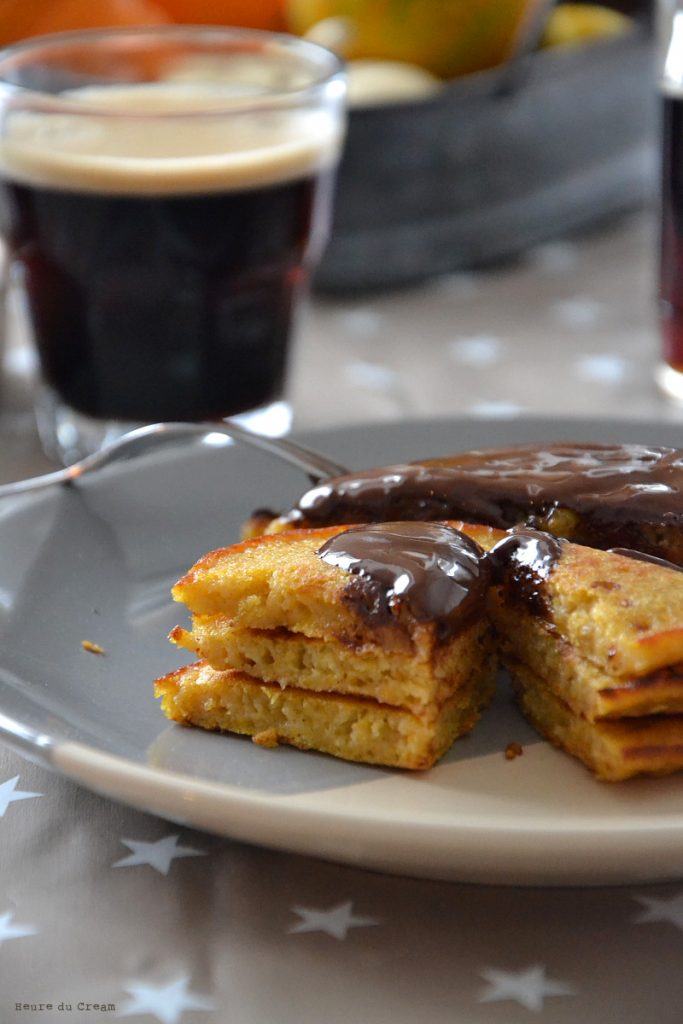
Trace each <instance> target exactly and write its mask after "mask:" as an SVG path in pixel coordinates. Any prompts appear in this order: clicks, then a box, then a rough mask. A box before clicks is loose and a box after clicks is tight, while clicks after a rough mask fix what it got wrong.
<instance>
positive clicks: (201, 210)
mask: <svg viewBox="0 0 683 1024" xmlns="http://www.w3.org/2000/svg"><path fill="white" fill-rule="evenodd" d="M331 185H332V172H331V170H329V169H326V170H321V171H317V170H315V169H310V170H309V171H308V173H306V174H305V176H301V177H296V178H294V179H293V180H285V181H279V182H278V181H276V182H274V183H272V184H270V185H268V186H263V187H258V188H253V189H242V188H239V189H235V190H233V191H231V190H228V191H221V192H209V193H204V192H197V193H196V194H192V193H190V194H187V195H164V196H144V195H136V194H134V193H133V194H130V195H106V194H105V195H103V194H98V193H96V192H88V191H83V192H77V191H70V190H69V191H67V190H60V189H55V188H49V187H44V186H40V187H38V186H35V185H33V184H26V183H19V182H17V181H11V180H6V181H4V182H2V183H0V216H1V218H2V230H3V233H4V234H5V237H6V238H7V240H8V249H9V256H10V259H11V260H12V263H13V264H14V268H15V271H18V272H19V273H20V275H21V279H22V282H23V286H24V289H25V294H26V299H27V304H28V312H29V317H30V322H31V325H32V331H33V336H34V340H35V344H36V346H37V350H38V354H39V357H40V364H41V367H42V373H43V377H44V380H45V382H46V384H47V385H48V386H49V387H50V388H52V389H53V390H54V391H55V392H56V394H57V395H58V396H59V397H60V398H61V399H62V400H63V401H64V402H66V403H67V405H69V406H70V407H71V408H73V409H74V410H75V411H77V412H79V413H82V414H84V415H87V416H92V417H96V418H100V419H119V420H128V421H149V420H184V419H189V420H202V419H214V418H220V417H225V416H231V415H234V414H236V413H241V412H245V411H246V410H249V409H255V408H257V407H259V406H263V405H265V404H267V403H269V402H273V401H275V400H277V399H279V398H281V397H282V394H283V388H284V376H285V366H286V357H287V351H288V343H289V339H290V333H291V330H292V326H293V322H294V316H293V314H294V307H295V304H296V302H297V300H298V298H299V296H300V294H301V292H302V291H303V290H305V288H306V285H307V283H308V277H309V271H310V267H311V265H312V263H313V262H314V257H316V256H317V254H318V253H319V251H320V249H321V248H322V243H323V241H324V238H325V235H326V231H327V218H328V215H327V211H328V210H329V205H330V197H329V193H330V191H331Z"/></svg>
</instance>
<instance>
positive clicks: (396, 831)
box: [0, 420, 683, 884]
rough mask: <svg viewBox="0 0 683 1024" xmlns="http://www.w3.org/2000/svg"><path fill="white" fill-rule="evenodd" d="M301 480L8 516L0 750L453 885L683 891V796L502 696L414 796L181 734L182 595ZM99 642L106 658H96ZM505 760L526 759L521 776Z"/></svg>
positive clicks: (372, 443)
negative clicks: (608, 776) (601, 766)
mask: <svg viewBox="0 0 683 1024" xmlns="http://www.w3.org/2000/svg"><path fill="white" fill-rule="evenodd" d="M552 439H555V440H558V439H564V440H619V441H639V442H646V443H661V444H676V443H677V442H678V440H679V437H678V432H677V430H676V428H675V427H672V426H666V425H653V424H650V425H648V424H643V423H615V422H590V423H589V422H585V421H578V420H569V421H555V422H549V421H546V420H513V421H505V422H501V421H481V420H452V421H449V422H443V421H436V422H434V421H432V422H425V423H412V424H400V425H395V424H391V425H382V426H372V427H367V426H366V427H357V428H353V429H345V430H339V431H336V432H330V433H325V434H319V435H316V436H314V437H308V438H305V440H307V441H309V442H310V443H313V444H314V445H315V446H317V447H318V448H320V449H322V450H325V451H327V452H328V453H329V454H330V455H332V456H333V457H334V458H337V459H339V460H340V461H341V462H345V463H347V464H348V465H350V466H355V467H360V466H362V465H373V464H380V463H385V462H391V461H399V460H404V459H410V458H418V457H419V456H424V455H438V454H444V453H447V452H449V451H454V450H457V449H465V448H471V447H485V446H490V445H496V444H499V443H501V442H518V441H529V440H552ZM302 484H303V480H302V479H301V478H299V477H297V475H296V474H295V473H293V472H292V471H291V470H287V469H284V468H282V467H281V466H280V465H279V464H276V463H274V462H273V461H272V459H270V458H269V457H267V456H265V455H261V454H256V453H254V452H252V451H246V450H242V449H239V448H236V447H232V446H231V447H229V448H221V449H216V448H212V447H211V446H206V445H198V444H194V445H186V446H184V447H182V448H180V449H177V450H175V451H173V452H168V451H167V452H164V453H163V455H162V454H159V455H156V456H153V457H148V458H146V459H145V460H144V462H143V461H140V462H134V463H129V464H126V465H123V466H120V467H118V468H116V470H109V471H105V472H103V473H102V474H101V475H100V476H95V477H93V478H90V479H85V480H83V481H81V483H80V484H79V485H78V486H75V487H71V488H65V489H60V490H55V491H54V492H52V493H48V494H43V495H36V496H34V497H32V498H23V499H16V500H11V501H7V502H6V503H5V504H3V505H2V506H0V543H1V545H2V552H3V558H2V562H1V564H0V633H1V636H0V651H1V652H2V653H1V655H0V734H2V735H3V736H4V738H5V739H7V740H8V741H9V742H11V743H13V744H15V745H16V746H18V747H19V749H21V750H22V751H24V752H25V753H27V754H28V755H29V756H30V757H33V758H37V759H39V760H41V761H43V762H44V763H46V764H48V765H49V766H50V767H52V768H54V769H56V770H57V771H60V772H63V773H64V774H66V775H68V776H70V777H71V778H73V779H75V780H77V781H78V782H80V783H82V784H83V785H84V786H87V787H89V788H91V789H94V790H96V791H98V792H101V793H104V794H108V795H110V796H112V797H115V798H117V799H120V800H123V801H125V802H127V803H130V804H132V805H134V806H137V807H140V808H143V809H145V810H148V811H151V812H154V813H157V814H160V815H163V816H166V817H168V818H170V819H172V820H174V821H179V822H184V823H186V824H190V825H194V826H196V827H198V828H203V829H207V830H210V831H214V832H217V833H220V834H223V835H226V836H231V837H234V838H237V839H242V840H246V841H250V842H254V843H259V844H263V845H267V846H270V847H274V848H281V849H286V850H290V851H297V852H301V853H306V854H311V855H315V856H321V857H325V858H329V859H332V860H338V861H343V862H347V863H353V864H358V865H363V866H366V867H371V868H376V869H381V870H386V871H392V872H398V873H404V874H413V875H421V876H425V877H433V878H441V879H460V880H469V881H489V882H497V883H501V882H515V883H532V884H544V883H545V884H550V883H563V884H566V883H569V884H586V883H604V882H625V881H635V880H638V881H643V880H661V879H666V878H673V877H678V876H680V875H683V776H680V777H672V778H668V779H662V780H638V781H634V782H631V783H627V784H623V785H621V786H609V785H604V784H600V783H598V782H595V781H594V780H593V778H592V777H591V776H590V775H589V774H588V772H586V770H585V769H584V768H583V767H582V766H581V765H579V764H578V763H575V762H574V761H573V760H571V759H570V758H568V757H566V756H564V755H563V754H561V753H558V752H557V751H555V750H553V749H551V748H550V747H549V746H548V745H547V744H545V743H543V742H541V741H540V740H539V739H538V738H537V737H536V736H535V735H534V734H533V733H532V732H531V730H530V729H529V727H528V726H527V725H526V724H525V723H524V722H523V721H522V719H521V718H520V717H519V715H518V713H517V712H516V710H515V709H514V707H513V706H512V705H511V704H510V702H509V699H508V698H507V696H506V694H505V692H504V687H503V692H502V693H501V696H500V698H499V699H498V702H497V704H496V705H495V707H494V708H492V709H491V710H490V711H489V712H488V714H487V715H486V716H485V718H484V719H483V721H482V722H481V723H480V724H479V726H478V727H477V729H476V730H475V732H474V734H473V735H472V736H471V737H469V738H467V739H464V740H462V741H460V742H459V743H456V744H455V746H454V747H453V749H452V750H451V752H450V754H449V755H447V756H446V757H445V758H444V759H443V761H442V762H441V763H440V764H439V765H438V766H437V767H436V768H434V769H433V770H432V771H430V772H426V773H421V774H406V773H401V772H397V771H390V770H384V769H381V768H372V767H368V766H362V765H352V764H346V763H344V762H342V761H336V760H334V759H332V758H329V757H325V756H322V755H317V754H311V753H308V754H307V753H301V752H299V751H295V750H291V749H286V748H279V749H277V750H263V749H261V748H259V747H255V746H254V745H253V744H251V743H250V741H249V740H246V739H241V738H237V737H231V736H219V735H214V734H207V733H202V732H200V731H195V730H190V729H183V728H179V727H177V726H172V725H170V724H169V723H168V722H167V721H166V720H165V719H164V718H163V717H162V715H161V712H160V710H159V708H158V706H157V704H156V702H155V700H154V697H153V694H152V680H153V678H154V677H155V676H157V675H161V674H162V673H164V672H167V671H169V670H170V669H172V668H175V667H177V666H178V665H179V664H180V662H181V658H180V657H179V655H178V653H177V652H176V651H174V650H173V649H172V648H171V647H170V645H169V644H168V643H167V641H166V639H165V637H166V633H167V632H168V630H169V629H170V628H171V627H172V626H173V625H175V624H176V623H177V622H179V621H183V620H184V615H183V609H181V608H180V607H178V606H174V605H173V604H172V602H171V600H170V597H169V588H170V586H171V584H172V583H173V581H174V580H175V579H176V578H177V577H178V576H179V575H180V574H181V573H182V572H183V571H184V570H185V569H187V568H188V567H189V565H190V564H191V563H192V562H193V561H194V560H195V559H196V558H197V557H198V556H200V555H201V554H203V553H204V552H205V551H207V550H209V549H210V548H212V547H218V546H221V545H224V544H226V543H230V542H232V541H234V540H235V539H236V538H237V536H238V530H239V525H240V522H241V521H242V520H243V518H244V517H245V516H246V515H247V514H248V513H249V512H250V511H251V510H252V509H253V508H255V507H256V506H263V505H270V506H275V507H277V506H279V505H282V504H286V502H287V500H288V499H292V498H294V497H295V495H296V494H297V493H298V491H299V490H300V489H301V487H302ZM83 640H87V641H91V642H93V643H97V644H100V645H101V646H102V647H103V648H104V650H105V652H106V653H105V655H104V656H97V655H95V654H92V653H88V652H87V651H85V650H84V649H83V647H82V641H83ZM511 740H517V741H518V742H520V743H521V744H522V745H523V747H524V755H523V756H522V757H520V758H517V759H516V760H514V761H507V760H506V759H505V758H504V756H503V750H504V748H505V746H506V745H507V743H509V742H510V741H511Z"/></svg>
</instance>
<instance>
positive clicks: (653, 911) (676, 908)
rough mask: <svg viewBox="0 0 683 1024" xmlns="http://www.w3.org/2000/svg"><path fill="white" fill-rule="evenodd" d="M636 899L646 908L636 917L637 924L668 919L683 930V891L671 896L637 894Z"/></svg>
mask: <svg viewBox="0 0 683 1024" xmlns="http://www.w3.org/2000/svg"><path fill="white" fill-rule="evenodd" d="M634 899H635V900H636V901H637V902H638V903H640V904H642V906H643V907H645V910H643V912H642V913H641V914H639V915H638V917H636V918H634V921H635V923H636V924H648V923H651V922H652V923H654V922H656V921H667V922H668V923H669V924H673V925H675V926H676V928H680V929H681V931H683V892H679V893H677V894H676V895H675V896H669V897H665V896H662V897H656V896H635V897H634Z"/></svg>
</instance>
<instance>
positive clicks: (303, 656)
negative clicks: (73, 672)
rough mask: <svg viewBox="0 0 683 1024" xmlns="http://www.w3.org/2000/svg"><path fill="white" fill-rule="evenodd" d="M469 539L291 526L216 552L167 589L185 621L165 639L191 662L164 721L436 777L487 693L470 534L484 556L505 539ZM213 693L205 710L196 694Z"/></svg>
mask: <svg viewBox="0 0 683 1024" xmlns="http://www.w3.org/2000/svg"><path fill="white" fill-rule="evenodd" d="M461 525H462V524H461ZM470 532H471V534H472V536H467V535H466V534H465V533H464V532H462V531H460V530H458V529H455V528H454V527H453V526H452V525H447V524H436V523H433V524H420V523H415V522H410V523H390V524H378V525H376V526H373V527H370V526H356V527H352V528H345V527H334V528H328V529H324V530H293V531H290V532H284V533H283V532H281V533H277V534H272V535H269V536H264V537H260V538H257V539H254V540H251V541H247V542H242V543H240V544H237V545H234V546H232V547H230V548H223V549H220V550H218V551H214V552H210V553H209V554H207V555H205V556H204V557H203V558H202V559H200V560H199V562H197V563H196V565H194V566H193V567H192V569H191V570H190V571H189V572H188V573H187V574H186V575H185V576H184V577H183V578H182V579H181V580H179V581H178V583H177V584H176V586H175V587H174V588H173V596H174V597H175V599H176V600H178V601H180V602H182V603H183V604H185V605H186V606H187V607H188V608H189V610H190V611H191V613H192V624H191V629H189V630H187V629H184V628H182V627H177V628H176V629H175V630H173V631H172V633H171V636H170V639H171V640H172V642H174V643H176V644H177V645H178V646H181V647H183V648H186V649H189V650H191V651H193V653H195V654H196V655H198V656H199V657H200V659H201V662H200V668H199V669H197V670H196V672H195V673H194V674H188V675H185V676H184V675H182V674H181V675H180V676H178V677H177V678H176V679H175V682H174V683H173V687H174V689H173V698H172V700H171V699H169V700H165V701H164V703H163V705H162V706H163V708H164V711H165V713H166V714H169V716H170V717H176V716H177V719H176V720H181V721H184V722H190V723H193V724H196V725H200V726H202V727H204V728H213V729H223V730H230V731H236V732H247V733H251V734H253V732H254V730H255V731H256V732H259V731H263V730H267V729H272V730H275V734H276V735H277V737H278V738H279V739H281V740H282V741H283V742H287V743H294V745H296V746H307V747H310V748H313V749H318V750H324V751H325V752H328V753H335V754H337V756H341V757H348V758H351V759H353V760H369V761H370V762H372V763H381V764H388V765H393V766H395V765H398V764H401V765H402V766H404V767H419V768H424V767H428V766H430V765H431V764H433V763H434V760H435V759H436V758H437V757H440V756H441V755H442V754H443V753H444V751H445V750H446V749H447V748H448V747H449V746H450V745H451V743H452V742H453V741H454V740H455V739H456V738H457V737H458V736H459V735H462V734H463V733H464V732H465V731H468V730H469V729H470V728H471V727H472V726H473V724H474V722H475V721H476V719H477V717H478V716H479V713H480V711H481V709H482V707H483V706H485V704H486V703H488V701H489V700H490V699H491V696H492V694H493V680H494V675H495V667H496V662H495V654H494V646H493V634H492V629H491V626H490V624H489V621H488V618H487V615H486V600H487V594H488V583H489V570H488V565H487V563H486V561H485V559H484V552H483V549H482V548H481V547H480V545H479V544H478V543H477V542H476V541H475V540H474V539H473V537H479V538H480V539H482V540H484V541H485V542H486V543H487V544H489V545H490V544H491V543H493V541H494V540H495V539H499V538H500V537H501V536H502V535H501V534H500V533H495V532H494V531H492V530H491V529H489V528H487V527H484V528H472V529H471V531H470ZM197 673H199V674H197ZM211 673H215V675H212V674H211ZM197 679H200V680H201V685H202V686H206V687H208V690H207V689H206V688H205V689H201V688H200V689H199V690H197ZM207 680H209V682H207ZM170 685H171V684H170V683H168V682H166V683H163V682H162V683H159V684H158V687H161V690H160V691H159V692H163V693H165V694H168V692H170V691H169V686H170ZM259 687H260V689H259ZM223 689H225V692H226V696H225V700H222V698H221V700H219V702H218V704H217V703H216V700H217V699H218V697H219V695H220V693H221V692H222V691H223ZM209 692H210V694H211V697H210V698H209V704H210V712H209V711H207V710H206V708H205V707H204V704H203V703H202V699H203V698H201V697H197V694H198V693H199V694H202V693H203V694H206V693H209ZM249 694H251V695H252V696H253V698H254V701H255V710H254V714H253V716H252V717H251V718H249V715H247V714H246V712H245V706H246V703H247V702H248V695H249ZM221 701H222V702H221ZM335 701H340V704H339V708H338V710H337V711H335V710H334V702H335ZM236 707H239V708H240V709H241V710H240V711H239V713H237V711H235V710H234V709H235V708H236ZM256 707H257V708H258V711H257V710H256ZM268 707H271V708H272V714H271V716H270V718H268V716H267V715H266V709H267V708H268ZM203 708H204V710H202V709H203ZM297 708H299V709H301V717H300V719H298V720H297V719H296V709H297ZM217 709H218V710H217ZM226 709H227V710H226ZM383 722H386V723H392V724H387V725H386V726H385V725H382V724H381V723H383ZM264 723H265V724H264ZM326 723H327V726H329V729H330V730H331V733H330V735H329V736H327V738H326V732H325V729H326ZM340 723H344V730H345V733H346V734H347V741H346V744H345V743H344V742H342V739H341V732H340V729H341V725H340ZM285 726H286V728H285ZM282 730H284V731H282ZM344 730H343V731H344ZM406 730H407V732H406ZM411 730H413V732H414V735H413V737H412V739H411V738H410V736H409V733H410V731H411ZM349 731H350V732H349ZM351 733H352V734H353V735H354V736H355V735H356V733H358V735H359V736H365V735H366V733H367V737H366V739H365V740H363V741H362V742H361V740H360V739H358V740H356V739H354V740H353V741H351V739H349V738H348V736H349V735H350V734H351ZM389 735H392V736H394V737H395V739H396V742H397V744H398V746H397V749H396V751H394V752H393V753H392V752H391V751H390V750H389V744H388V740H386V737H388V736H389ZM372 737H375V739H377V743H376V744H374V745H373V743H374V740H373V741H372V742H371V739H372ZM378 737H379V738H378ZM401 737H402V738H401Z"/></svg>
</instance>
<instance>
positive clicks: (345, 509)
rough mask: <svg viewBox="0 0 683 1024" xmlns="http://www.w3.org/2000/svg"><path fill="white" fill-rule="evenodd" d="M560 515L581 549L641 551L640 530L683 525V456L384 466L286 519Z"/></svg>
mask: <svg viewBox="0 0 683 1024" xmlns="http://www.w3.org/2000/svg"><path fill="white" fill-rule="evenodd" d="M557 508H568V509H571V510H573V511H575V512H576V513H577V514H578V516H579V517H580V520H581V521H580V523H579V530H580V533H576V534H572V536H573V538H574V539H576V540H579V541H580V542H583V543H592V544H593V545H594V546H613V545H619V546H625V547H629V546H633V547H636V546H637V547H640V546H641V545H640V543H638V544H634V543H633V541H634V540H635V539H636V537H637V536H638V535H637V533H636V532H635V530H634V524H643V523H652V524H657V525H659V526H665V527H666V526H667V525H681V524H682V523H683V450H682V449H674V448H654V447H645V446H643V445H580V444H553V445H545V446H542V447H538V446H536V445H520V446H518V447H515V448H510V449H502V450H496V451H483V452H478V451H475V452H468V453H466V454H462V455H454V456H450V457H448V458H443V459H431V460H425V461H422V462H414V463H408V464H399V465H395V466H385V467H382V468H379V469H371V470H366V471H364V472H359V473H354V474H349V475H346V476H340V477H336V478H335V479H333V480H329V481H326V482H325V483H322V484H319V485H318V486H316V487H314V488H312V489H311V490H309V491H307V492H306V493H305V494H304V495H303V497H302V498H301V499H300V500H299V502H298V504H297V506H296V507H295V508H294V509H293V510H292V511H291V512H290V513H289V514H288V515H287V516H286V518H287V519H288V520H289V521H291V522H293V523H301V522H307V523H310V524H312V525H322V524H329V523H354V522H355V523H358V522H378V521H380V522H381V521H383V520H398V519H401V520H406V519H410V520H434V519H454V518H458V519H464V520H468V521H470V522H477V523H486V524H488V525H490V526H496V527H499V528H502V529H506V528H508V527H510V526H514V525H516V524H518V523H520V522H526V523H527V524H528V525H533V524H534V521H535V520H536V521H538V520H539V519H542V518H546V517H547V516H548V515H552V512H553V510H554V509H557ZM638 539H639V540H640V538H639V537H638ZM653 553H655V554H656V553H657V552H653Z"/></svg>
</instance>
